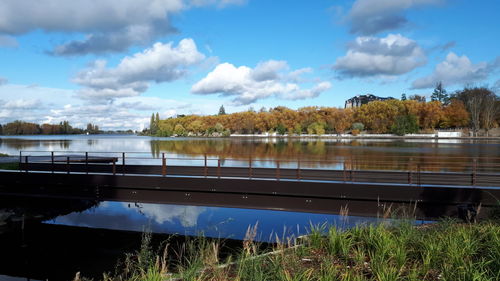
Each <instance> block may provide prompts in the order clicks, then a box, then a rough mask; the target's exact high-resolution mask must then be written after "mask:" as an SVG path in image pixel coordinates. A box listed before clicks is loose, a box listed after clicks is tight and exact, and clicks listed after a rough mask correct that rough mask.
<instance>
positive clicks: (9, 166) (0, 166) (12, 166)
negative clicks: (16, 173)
mask: <svg viewBox="0 0 500 281" xmlns="http://www.w3.org/2000/svg"><path fill="white" fill-rule="evenodd" d="M0 170H19V163H0Z"/></svg>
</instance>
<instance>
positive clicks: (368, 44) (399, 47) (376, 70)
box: [333, 34, 427, 77]
mask: <svg viewBox="0 0 500 281" xmlns="http://www.w3.org/2000/svg"><path fill="white" fill-rule="evenodd" d="M426 61H427V57H426V55H425V53H424V51H423V49H422V48H421V47H420V46H419V45H418V44H417V42H415V41H414V40H411V39H409V38H406V37H404V36H402V35H400V34H389V35H387V36H386V37H384V38H377V37H358V38H356V40H355V41H354V42H352V43H351V44H349V46H348V51H347V54H346V55H345V56H343V57H340V58H338V59H337V61H336V62H335V64H334V66H333V67H334V69H336V70H337V71H339V72H340V74H341V76H344V77H370V76H380V75H383V76H394V75H401V74H405V73H408V72H410V71H412V70H413V69H415V68H417V67H419V66H422V65H424V64H425V63H426Z"/></svg>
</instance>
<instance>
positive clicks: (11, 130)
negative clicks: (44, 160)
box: [0, 120, 102, 135]
mask: <svg viewBox="0 0 500 281" xmlns="http://www.w3.org/2000/svg"><path fill="white" fill-rule="evenodd" d="M85 133H89V134H99V133H102V131H101V130H99V126H97V125H94V124H91V123H89V124H87V128H86V129H80V128H75V127H73V126H71V125H70V124H69V122H68V121H62V122H60V123H59V124H47V123H44V124H41V125H40V124H36V123H30V122H24V121H20V120H16V121H14V122H10V123H7V124H4V125H2V124H0V135H74V134H85Z"/></svg>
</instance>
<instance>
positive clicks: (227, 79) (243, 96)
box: [191, 60, 331, 105]
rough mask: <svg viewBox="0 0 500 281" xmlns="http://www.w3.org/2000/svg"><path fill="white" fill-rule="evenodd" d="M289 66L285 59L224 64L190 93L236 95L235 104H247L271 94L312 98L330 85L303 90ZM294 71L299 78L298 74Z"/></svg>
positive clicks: (294, 97) (322, 84)
mask: <svg viewBox="0 0 500 281" xmlns="http://www.w3.org/2000/svg"><path fill="white" fill-rule="evenodd" d="M288 68H289V67H288V64H287V63H286V62H285V61H274V60H269V61H266V62H261V63H259V64H258V65H257V66H256V67H255V68H254V69H252V68H250V67H247V66H240V67H236V66H234V65H232V64H230V63H222V64H219V65H217V66H216V67H215V69H214V70H213V71H212V72H210V73H209V74H208V75H207V76H206V77H205V78H203V79H202V80H200V81H198V82H197V83H196V84H194V85H193V86H192V87H191V92H192V93H194V94H221V95H223V96H234V99H233V103H234V104H235V105H246V104H251V103H254V102H256V101H257V100H259V99H265V98H268V97H271V96H275V97H278V98H283V99H290V100H297V99H306V98H313V97H317V96H318V95H319V94H321V93H322V92H324V91H326V90H328V89H329V88H330V87H331V85H330V83H329V82H323V83H319V84H318V85H316V86H315V87H314V88H312V89H309V90H303V89H301V87H300V86H299V85H298V84H297V83H293V82H291V81H290V79H289V77H290V73H289V72H286V71H287V70H288ZM303 72H306V71H303ZM291 73H292V75H291V76H292V77H293V78H294V79H297V75H298V73H297V72H295V73H294V72H293V71H292V72H291Z"/></svg>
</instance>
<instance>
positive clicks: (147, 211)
mask: <svg viewBox="0 0 500 281" xmlns="http://www.w3.org/2000/svg"><path fill="white" fill-rule="evenodd" d="M123 204H124V205H125V204H127V203H123ZM134 207H135V206H134ZM135 208H136V210H137V211H138V212H139V213H141V214H144V215H145V216H146V217H148V218H150V219H153V220H154V221H155V222H156V223H158V224H164V223H165V222H170V223H172V222H174V220H179V222H180V223H181V225H182V226H184V227H195V226H196V225H197V223H198V217H199V216H200V215H201V214H202V213H203V212H205V211H206V208H205V207H197V206H180V205H179V206H177V205H160V204H147V203H142V204H139V205H138V207H135Z"/></svg>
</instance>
